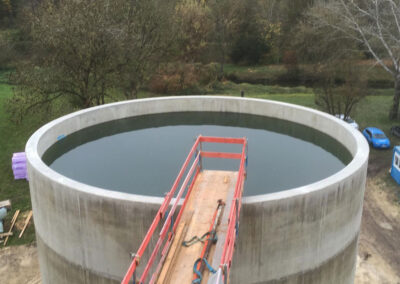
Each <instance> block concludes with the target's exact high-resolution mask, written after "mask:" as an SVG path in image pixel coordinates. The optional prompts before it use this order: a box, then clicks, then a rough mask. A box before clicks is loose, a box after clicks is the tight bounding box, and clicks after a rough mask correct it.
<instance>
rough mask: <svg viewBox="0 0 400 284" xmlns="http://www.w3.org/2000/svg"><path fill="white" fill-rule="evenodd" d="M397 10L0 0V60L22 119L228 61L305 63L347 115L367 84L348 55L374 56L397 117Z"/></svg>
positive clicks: (297, 3)
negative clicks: (390, 85)
mask: <svg viewBox="0 0 400 284" xmlns="http://www.w3.org/2000/svg"><path fill="white" fill-rule="evenodd" d="M399 18H400V1H399V0H246V1H245V0H96V1H94V0H80V1H71V0H0V27H2V30H3V32H2V33H1V34H0V48H1V50H2V51H3V52H1V54H0V65H1V64H2V63H3V65H5V64H10V61H11V62H12V65H13V67H14V68H15V70H16V71H15V72H13V74H12V76H11V81H12V82H13V83H14V84H15V88H14V96H13V97H12V99H11V101H10V102H9V109H10V111H11V112H12V113H13V115H14V116H15V117H19V118H21V117H23V116H24V114H25V113H26V112H29V111H35V109H37V108H38V107H40V108H43V107H44V106H47V107H50V106H51V105H54V104H53V102H54V101H62V104H68V105H69V106H71V107H73V108H85V107H90V106H94V105H99V104H103V103H105V102H106V101H110V100H113V99H114V95H115V94H116V93H121V94H123V95H124V97H125V98H127V99H132V98H136V97H137V93H138V91H139V89H141V88H143V87H144V86H149V85H150V86H153V87H154V88H156V89H160V90H172V91H173V90H176V89H178V88H183V87H184V86H187V85H190V80H193V77H194V75H193V74H196V76H198V77H199V76H200V75H198V74H201V76H200V77H201V78H200V79H198V80H200V81H201V82H202V83H205V84H207V83H209V82H211V81H213V80H220V79H222V78H223V76H224V66H225V64H226V63H228V62H232V63H235V64H243V65H256V64H284V65H285V66H286V68H287V70H288V73H289V74H290V73H292V74H295V73H296V72H299V69H298V66H299V64H312V66H313V68H315V72H316V73H318V74H320V75H321V78H322V79H321V80H319V81H318V84H317V85H316V86H315V90H316V94H317V95H316V103H317V104H319V105H321V106H322V107H324V108H325V109H327V110H328V111H330V112H332V113H337V112H340V113H342V112H344V113H345V115H346V116H347V115H348V114H349V113H350V112H351V110H352V108H353V106H354V105H355V104H356V103H357V102H358V101H359V100H360V98H362V96H364V95H365V88H366V86H365V76H364V75H363V74H360V73H359V71H357V70H356V68H355V63H354V62H356V61H357V60H360V59H364V58H372V59H373V60H375V61H376V63H377V64H379V65H381V66H382V68H384V70H386V71H387V72H388V73H389V74H391V75H392V77H393V82H394V86H395V94H394V100H393V105H392V108H391V110H390V114H389V115H390V118H391V119H395V118H397V117H398V107H399V98H400V69H399V68H400V67H399V62H400V61H399V56H400V53H399V51H400V50H399V48H398V46H399V45H398V43H399V40H400V25H399V22H400V19H399ZM4 31H8V34H7V33H6V32H4ZM10 31H11V32H10ZM7 54H9V55H7ZM11 55H12V56H11ZM338 73H340V74H346V76H344V78H345V79H344V81H343V82H338V81H337V79H336V78H337V76H335V74H338ZM166 78H168V80H167V79H166Z"/></svg>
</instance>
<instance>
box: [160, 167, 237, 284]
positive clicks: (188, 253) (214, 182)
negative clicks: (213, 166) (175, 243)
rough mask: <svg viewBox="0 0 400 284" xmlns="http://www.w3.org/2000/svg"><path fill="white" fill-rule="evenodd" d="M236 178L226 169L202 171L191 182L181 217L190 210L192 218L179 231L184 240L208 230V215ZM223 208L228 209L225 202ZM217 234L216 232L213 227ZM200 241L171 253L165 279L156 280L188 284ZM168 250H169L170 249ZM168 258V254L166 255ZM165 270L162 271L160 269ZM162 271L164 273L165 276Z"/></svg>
mask: <svg viewBox="0 0 400 284" xmlns="http://www.w3.org/2000/svg"><path fill="white" fill-rule="evenodd" d="M236 179H237V173H236V172H226V171H203V172H201V173H200V174H199V176H198V178H197V179H196V181H195V185H194V188H193V192H192V194H191V196H190V198H189V200H188V203H187V205H186V208H185V212H184V213H183V215H182V218H183V217H184V216H185V214H187V213H188V212H186V211H187V210H189V211H193V217H192V218H191V220H190V222H189V223H188V226H187V227H188V229H187V232H186V234H182V236H183V239H184V240H189V239H191V238H192V237H193V236H199V237H200V236H202V235H203V234H204V233H205V232H207V231H208V229H209V227H210V224H211V221H212V217H213V215H214V212H215V210H216V208H217V205H218V203H217V201H218V199H222V200H223V201H226V199H227V196H228V195H229V192H230V191H232V190H234V188H235V187H234V184H235V182H236ZM227 205H228V206H227V207H225V209H224V211H225V210H228V211H229V210H230V208H229V205H230V204H227ZM217 234H218V237H219V232H218V228H217ZM202 248H203V244H202V243H200V242H198V243H196V244H193V245H192V246H190V247H181V248H180V249H179V250H177V251H175V252H174V255H173V256H172V257H173V259H174V261H173V263H171V265H170V266H169V267H168V271H167V272H168V273H167V274H168V275H169V276H168V277H166V278H164V280H165V281H163V282H160V281H158V282H157V283H164V284H167V283H191V282H192V278H193V264H194V262H195V261H196V259H197V258H199V257H200V254H201V250H202ZM214 250H215V245H213V247H212V249H211V251H210V257H209V258H208V260H209V262H210V263H211V262H212V255H213V254H214ZM170 253H172V252H170ZM168 257H169V256H168ZM163 273H166V272H163ZM167 274H166V275H167ZM207 278H208V273H206V272H205V273H204V275H203V283H206V282H207Z"/></svg>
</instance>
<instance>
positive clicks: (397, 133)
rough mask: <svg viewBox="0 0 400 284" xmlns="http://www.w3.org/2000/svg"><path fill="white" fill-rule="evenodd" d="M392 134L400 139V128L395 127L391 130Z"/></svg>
mask: <svg viewBox="0 0 400 284" xmlns="http://www.w3.org/2000/svg"><path fill="white" fill-rule="evenodd" d="M390 133H392V135H394V136H397V137H400V126H393V127H392V128H390Z"/></svg>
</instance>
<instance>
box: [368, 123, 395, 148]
mask: <svg viewBox="0 0 400 284" xmlns="http://www.w3.org/2000/svg"><path fill="white" fill-rule="evenodd" d="M362 133H363V135H364V136H365V138H366V139H367V141H368V143H370V144H371V145H372V147H374V148H389V147H390V140H389V138H387V137H386V135H385V133H384V132H383V131H382V130H380V129H379V128H376V127H367V128H365V129H364V130H363V132H362Z"/></svg>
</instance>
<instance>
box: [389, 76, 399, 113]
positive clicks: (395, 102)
mask: <svg viewBox="0 0 400 284" xmlns="http://www.w3.org/2000/svg"><path fill="white" fill-rule="evenodd" d="M399 99H400V73H398V74H396V76H395V78H394V97H393V104H392V108H391V110H390V113H389V119H390V120H395V119H397V118H398V113H399Z"/></svg>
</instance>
